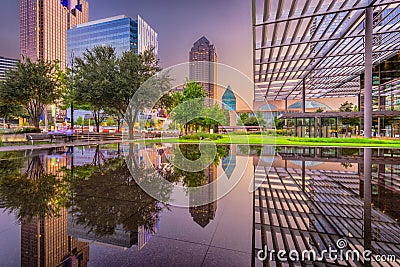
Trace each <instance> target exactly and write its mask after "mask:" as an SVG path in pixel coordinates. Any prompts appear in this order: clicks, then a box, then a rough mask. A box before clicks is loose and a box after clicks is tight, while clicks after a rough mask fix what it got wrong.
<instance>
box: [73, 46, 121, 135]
mask: <svg viewBox="0 0 400 267" xmlns="http://www.w3.org/2000/svg"><path fill="white" fill-rule="evenodd" d="M117 76H118V66H117V57H116V54H115V50H114V48H112V47H109V46H97V47H94V48H93V49H92V50H86V52H84V53H83V56H82V58H77V59H76V64H75V70H74V76H73V79H74V86H73V88H75V90H74V93H73V98H74V102H76V103H78V108H83V109H86V110H91V111H92V113H93V118H94V121H95V125H96V130H97V132H98V131H99V129H100V123H101V122H102V121H103V119H104V118H103V116H104V110H105V109H106V108H107V107H108V104H109V97H110V96H112V95H113V93H114V91H116V88H117V84H116V83H117Z"/></svg>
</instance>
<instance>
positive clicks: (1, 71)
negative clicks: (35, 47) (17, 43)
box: [0, 57, 18, 81]
mask: <svg viewBox="0 0 400 267" xmlns="http://www.w3.org/2000/svg"><path fill="white" fill-rule="evenodd" d="M17 62H18V59H13V58H5V57H0V81H3V80H4V79H5V75H6V72H7V71H8V70H10V69H13V68H15V67H16V66H17Z"/></svg>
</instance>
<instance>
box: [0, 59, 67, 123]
mask: <svg viewBox="0 0 400 267" xmlns="http://www.w3.org/2000/svg"><path fill="white" fill-rule="evenodd" d="M65 82H66V75H65V73H64V72H63V71H62V70H61V69H60V67H59V64H58V62H49V61H45V60H43V59H39V60H38V61H36V62H32V61H31V60H30V59H29V58H27V59H25V60H23V61H20V62H18V63H17V67H16V68H15V69H12V70H10V71H8V72H7V73H6V78H5V81H4V82H3V83H2V85H1V86H0V90H1V93H0V95H1V97H2V100H3V101H2V102H3V103H8V104H10V105H15V106H22V107H23V108H24V109H25V110H26V112H27V113H28V116H29V118H30V119H31V121H32V123H33V125H34V126H35V128H39V126H40V116H41V115H42V113H43V111H44V109H45V106H46V105H50V104H53V103H55V101H56V100H60V99H61V97H62V94H63V92H65Z"/></svg>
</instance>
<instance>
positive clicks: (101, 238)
mask: <svg viewBox="0 0 400 267" xmlns="http://www.w3.org/2000/svg"><path fill="white" fill-rule="evenodd" d="M104 227H106V226H104ZM157 230H158V221H157V222H156V223H155V224H154V225H153V226H152V228H151V229H147V228H146V227H144V226H143V225H138V226H137V228H136V230H127V229H126V227H124V226H123V225H117V226H116V227H115V230H114V233H113V234H105V235H96V234H95V233H94V232H93V231H91V230H90V229H89V228H87V227H86V226H85V225H84V224H82V223H78V222H77V219H76V217H75V214H74V213H72V212H69V213H68V235H70V236H72V237H73V238H75V239H77V240H81V241H85V242H90V241H95V242H98V243H102V244H107V245H111V246H116V247H121V248H131V247H132V246H134V245H137V246H138V249H139V250H140V249H142V248H143V247H144V246H145V245H146V243H147V242H148V241H149V240H150V239H151V237H152V236H154V235H155V234H156V233H157Z"/></svg>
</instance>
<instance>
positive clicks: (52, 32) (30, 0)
mask: <svg viewBox="0 0 400 267" xmlns="http://www.w3.org/2000/svg"><path fill="white" fill-rule="evenodd" d="M88 20H89V3H88V2H87V1H86V0H20V50H21V56H25V57H28V58H30V59H32V60H37V59H45V60H60V62H61V67H62V68H65V67H66V64H67V53H66V52H67V30H68V29H71V28H72V27H73V26H75V25H77V24H81V23H84V22H87V21H88Z"/></svg>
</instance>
